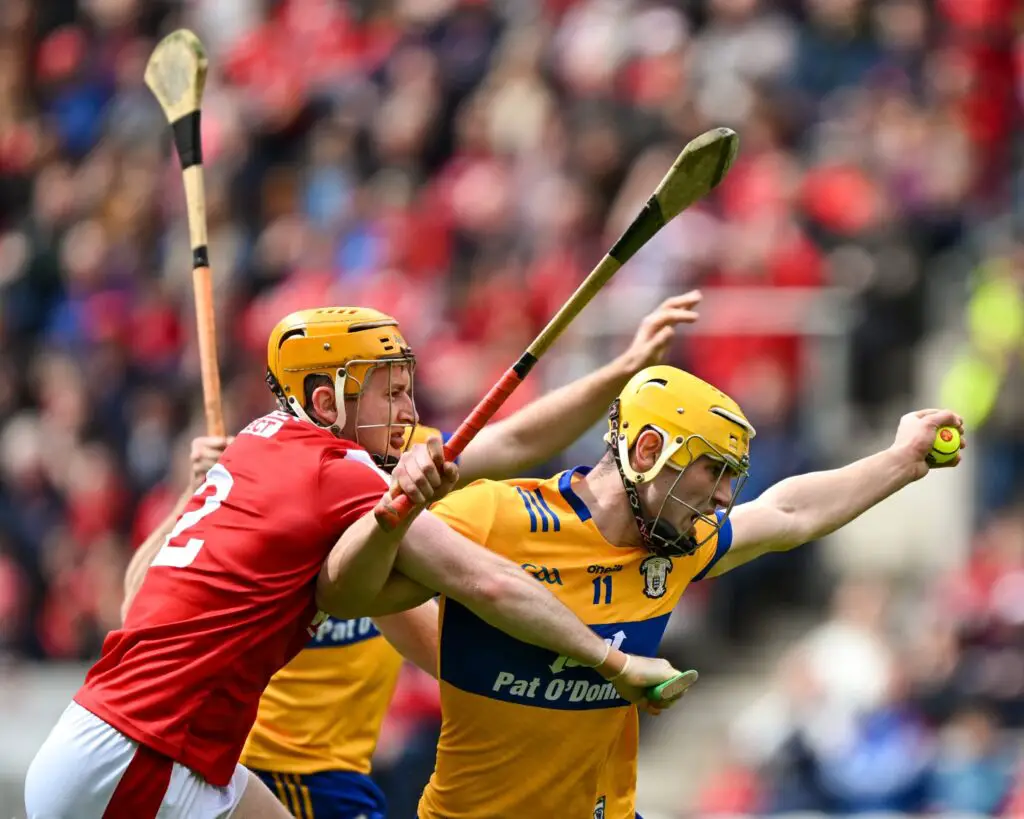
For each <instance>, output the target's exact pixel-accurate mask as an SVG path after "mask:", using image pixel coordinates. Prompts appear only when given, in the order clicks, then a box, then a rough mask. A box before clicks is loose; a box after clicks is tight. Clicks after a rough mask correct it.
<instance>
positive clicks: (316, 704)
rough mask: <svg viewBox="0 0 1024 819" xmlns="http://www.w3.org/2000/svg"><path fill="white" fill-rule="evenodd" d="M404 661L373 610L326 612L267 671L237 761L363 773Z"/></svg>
mask: <svg viewBox="0 0 1024 819" xmlns="http://www.w3.org/2000/svg"><path fill="white" fill-rule="evenodd" d="M438 435H441V433H440V432H439V431H438V430H436V429H434V428H433V427H423V426H417V427H416V429H415V432H414V434H413V439H412V440H413V443H419V442H422V441H425V440H426V439H427V438H429V437H431V436H438ZM442 437H444V436H442ZM401 667H402V657H401V655H400V654H399V653H398V652H397V651H395V649H393V648H392V647H391V645H390V644H389V643H388V642H387V640H385V639H384V637H383V635H382V634H381V633H380V632H379V631H378V630H377V628H376V626H374V625H373V622H372V621H371V620H370V618H368V617H363V618H360V619H355V620H337V619H335V618H333V617H328V618H327V619H326V620H324V621H323V622H322V623H321V624H320V626H319V628H318V629H317V632H316V635H315V636H314V637H313V638H312V639H311V640H310V641H309V643H308V645H307V646H306V647H305V648H304V649H303V650H302V651H300V652H299V654H298V655H296V657H295V658H294V659H293V660H292V661H291V662H290V663H288V665H286V666H285V667H284V668H282V669H281V670H280V671H278V672H277V673H276V674H275V675H274V676H273V677H272V678H271V680H270V685H268V686H267V688H266V690H265V691H264V692H263V697H262V698H261V699H260V706H259V711H258V713H257V715H256V723H255V724H254V725H253V728H252V731H251V732H250V734H249V738H248V740H247V742H246V744H245V748H244V749H243V751H242V758H241V762H242V764H243V765H245V766H246V767H249V768H255V769H258V770H263V771H273V772H275V773H287V774H314V773H320V772H322V771H352V772H354V773H361V774H368V773H369V772H370V760H371V758H372V756H373V752H374V749H375V748H376V747H377V737H378V735H379V734H380V726H381V723H382V722H383V721H384V716H385V714H386V713H387V710H388V705H389V704H390V702H391V697H392V695H393V694H394V691H395V686H396V685H397V684H398V672H399V670H400V669H401Z"/></svg>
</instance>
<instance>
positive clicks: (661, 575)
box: [640, 555, 672, 599]
mask: <svg viewBox="0 0 1024 819" xmlns="http://www.w3.org/2000/svg"><path fill="white" fill-rule="evenodd" d="M671 571H672V561H671V560H669V559H668V558H667V557H661V556H660V555H651V556H650V557H648V558H647V559H646V560H644V562H643V563H641V564H640V574H642V575H643V576H644V595H646V596H647V597H650V598H653V599H657V598H658V597H663V596H664V594H665V592H666V591H667V590H668V573H669V572H671Z"/></svg>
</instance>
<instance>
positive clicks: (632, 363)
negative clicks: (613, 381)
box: [616, 290, 703, 376]
mask: <svg viewBox="0 0 1024 819" xmlns="http://www.w3.org/2000/svg"><path fill="white" fill-rule="evenodd" d="M702 298H703V296H702V295H701V292H700V291H699V290H690V291H689V292H686V293H683V294H681V295H679V296H671V297H669V298H667V299H665V301H663V302H662V303H661V304H659V305H658V306H657V308H655V309H654V310H653V311H652V312H650V313H648V314H647V315H646V316H644V319H643V321H641V322H640V327H639V328H637V331H636V335H635V336H633V342H632V344H630V345H629V348H628V349H627V350H626V351H625V352H624V353H623V354H622V355H620V356H619V357H618V359H616V364H617V365H618V366H619V368H620V369H621V370H622V373H623V375H627V376H632V375H633V374H634V373H636V372H639V371H640V370H642V369H643V368H644V367H650V366H652V365H654V364H660V363H661V360H662V358H663V357H664V356H665V351H666V350H667V349H668V346H669V344H671V343H672V339H673V338H674V337H675V334H676V325H677V324H693V323H694V322H696V321H697V320H698V319H699V318H700V314H699V313H697V311H696V307H697V305H699V304H700V300H701V299H702Z"/></svg>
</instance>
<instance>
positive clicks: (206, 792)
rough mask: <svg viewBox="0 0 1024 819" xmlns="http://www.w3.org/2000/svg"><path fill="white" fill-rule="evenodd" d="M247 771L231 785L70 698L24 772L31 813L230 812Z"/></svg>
mask: <svg viewBox="0 0 1024 819" xmlns="http://www.w3.org/2000/svg"><path fill="white" fill-rule="evenodd" d="M248 778H249V773H248V771H247V770H246V769H245V768H244V767H242V766H241V765H238V766H236V768H235V773H234V775H233V776H232V777H231V782H230V783H228V785H227V786H226V787H223V788H218V787H215V786H213V785H210V784H209V783H207V782H206V780H204V779H203V778H202V777H201V776H199V775H198V774H196V773H193V772H192V771H191V770H190V769H189V768H186V767H185V766H184V765H179V764H178V763H176V762H173V761H171V760H170V759H168V758H167V757H165V756H163V755H162V754H158V753H156V752H155V751H152V750H150V749H149V748H147V747H145V746H144V745H139V744H138V743H137V742H135V741H133V740H131V739H128V737H126V736H125V735H124V734H122V733H121V732H120V731H118V730H117V729H116V728H113V727H111V726H110V725H108V724H107V723H106V722H104V721H103V720H101V719H100V718H99V717H97V716H95V715H94V714H92V713H90V712H89V711H87V710H86V709H84V708H83V707H82V706H80V705H79V704H78V703H76V702H72V703H71V705H69V706H68V707H67V708H66V709H65V711H64V713H63V714H62V715H61V718H60V720H59V721H58V722H57V724H56V726H54V729H53V730H52V731H51V732H50V735H49V736H48V737H47V738H46V742H44V743H43V746H42V747H41V748H40V749H39V752H38V753H37V754H36V756H35V759H33V760H32V764H31V765H30V766H29V769H28V775H27V776H26V777H25V807H26V809H27V810H28V817H29V819H155V818H156V817H159V819H178V817H180V819H226V817H228V816H230V815H231V812H232V811H233V810H234V809H235V807H236V806H237V805H238V803H239V801H240V800H241V798H242V794H243V793H244V792H245V786H246V783H247V782H248Z"/></svg>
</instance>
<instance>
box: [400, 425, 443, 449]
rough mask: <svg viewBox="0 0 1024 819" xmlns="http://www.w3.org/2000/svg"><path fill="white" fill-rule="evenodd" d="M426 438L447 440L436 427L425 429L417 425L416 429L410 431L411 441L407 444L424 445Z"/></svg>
mask: <svg viewBox="0 0 1024 819" xmlns="http://www.w3.org/2000/svg"><path fill="white" fill-rule="evenodd" d="M427 438H440V439H441V440H442V441H444V440H446V439H447V436H445V434H444V433H443V432H441V430H439V429H437V428H436V427H425V426H423V425H422V424H417V425H416V428H415V429H414V430H413V431H412V440H411V441H409V444H410V445H411V444H425V443H426V442H427Z"/></svg>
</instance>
